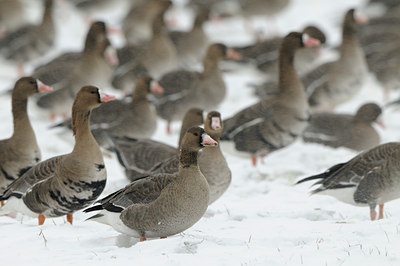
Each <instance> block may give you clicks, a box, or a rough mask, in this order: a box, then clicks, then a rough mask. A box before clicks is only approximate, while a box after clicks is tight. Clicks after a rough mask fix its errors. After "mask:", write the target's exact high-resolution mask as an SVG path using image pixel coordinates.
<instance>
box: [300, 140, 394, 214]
mask: <svg viewBox="0 0 400 266" xmlns="http://www.w3.org/2000/svg"><path fill="white" fill-rule="evenodd" d="M399 158H400V143H398V142H397V143H396V142H391V143H385V144H381V145H379V146H377V147H375V148H372V149H370V150H368V151H365V152H363V153H360V154H359V155H357V156H355V157H354V158H353V159H351V160H350V161H348V162H345V163H340V164H336V165H334V166H332V167H331V168H329V169H328V170H326V171H325V172H324V173H322V174H318V175H314V176H310V177H307V178H304V179H302V180H300V181H298V182H297V184H300V183H303V182H306V181H310V180H319V181H317V182H316V183H314V185H320V186H319V187H318V188H316V189H314V190H313V191H311V194H317V193H319V194H323V195H330V196H333V197H335V198H337V199H338V200H340V201H343V202H345V203H348V204H352V205H355V206H369V208H370V217H371V220H375V219H376V214H377V213H376V211H375V208H376V206H377V205H379V216H378V219H382V218H383V205H384V203H386V202H388V201H391V200H394V199H397V198H400V167H399V164H398V161H399Z"/></svg>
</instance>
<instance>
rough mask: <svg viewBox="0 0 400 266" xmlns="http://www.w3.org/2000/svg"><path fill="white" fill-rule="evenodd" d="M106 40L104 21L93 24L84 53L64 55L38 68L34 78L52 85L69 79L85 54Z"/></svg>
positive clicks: (86, 40) (87, 36)
mask: <svg viewBox="0 0 400 266" xmlns="http://www.w3.org/2000/svg"><path fill="white" fill-rule="evenodd" d="M105 38H107V29H106V24H105V23H104V22H102V21H96V22H93V23H92V25H91V26H90V29H89V31H88V33H87V34H86V39H85V43H84V48H83V51H82V52H67V53H64V54H62V55H60V56H58V57H56V58H54V59H53V60H51V61H50V62H48V63H46V64H43V65H41V66H39V67H37V68H36V69H35V70H34V71H33V74H32V76H34V77H36V78H38V79H40V80H41V81H43V82H44V83H46V84H51V85H53V84H56V83H58V82H60V81H62V80H64V79H67V78H68V77H69V76H70V75H71V74H72V72H73V71H74V69H75V68H76V66H77V65H78V64H79V62H80V60H81V58H82V57H83V56H84V54H87V53H90V51H92V50H94V49H95V48H96V45H98V44H99V43H101V42H103V40H104V39H105ZM106 59H108V58H106ZM110 63H111V62H110Z"/></svg>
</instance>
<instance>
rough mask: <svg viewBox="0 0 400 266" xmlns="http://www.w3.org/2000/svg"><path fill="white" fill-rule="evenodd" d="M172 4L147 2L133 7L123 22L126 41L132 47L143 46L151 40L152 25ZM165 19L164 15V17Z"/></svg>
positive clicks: (159, 1)
mask: <svg viewBox="0 0 400 266" xmlns="http://www.w3.org/2000/svg"><path fill="white" fill-rule="evenodd" d="M166 5H168V7H167V8H169V6H170V3H168V1H165V0H145V1H140V2H139V3H138V4H136V5H132V7H131V8H130V10H129V12H128V14H127V15H126V16H125V18H124V20H123V22H122V30H123V32H124V35H125V38H126V41H127V43H128V44H131V45H141V44H143V43H146V42H148V41H150V39H151V34H152V31H151V25H152V23H153V20H154V18H155V17H156V16H159V15H160V14H163V13H162V11H163V10H164V9H165V8H166V7H165V6H166ZM162 17H163V15H162Z"/></svg>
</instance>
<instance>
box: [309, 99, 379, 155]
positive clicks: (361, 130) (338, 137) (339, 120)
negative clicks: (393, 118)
mask: <svg viewBox="0 0 400 266" xmlns="http://www.w3.org/2000/svg"><path fill="white" fill-rule="evenodd" d="M381 113H382V109H381V108H380V107H379V106H378V105H376V104H374V103H367V104H364V105H362V106H361V107H360V108H359V109H358V110H357V113H356V114H355V115H354V116H353V115H344V114H334V113H316V114H313V115H311V119H310V122H309V125H308V127H307V128H306V129H305V130H304V132H303V140H304V141H305V142H315V143H321V144H325V145H327V146H331V147H334V148H337V147H346V148H349V149H353V150H355V151H363V150H367V149H370V148H372V147H375V146H377V145H378V144H379V139H380V138H379V134H378V133H377V132H376V130H375V129H374V127H373V126H372V125H371V124H372V123H373V122H377V123H378V124H380V125H382V124H381V123H380V121H377V119H378V117H379V116H380V114H381Z"/></svg>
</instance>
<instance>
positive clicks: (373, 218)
mask: <svg viewBox="0 0 400 266" xmlns="http://www.w3.org/2000/svg"><path fill="white" fill-rule="evenodd" d="M369 215H370V217H371V221H374V220H375V219H376V211H375V210H370V214H369Z"/></svg>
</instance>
